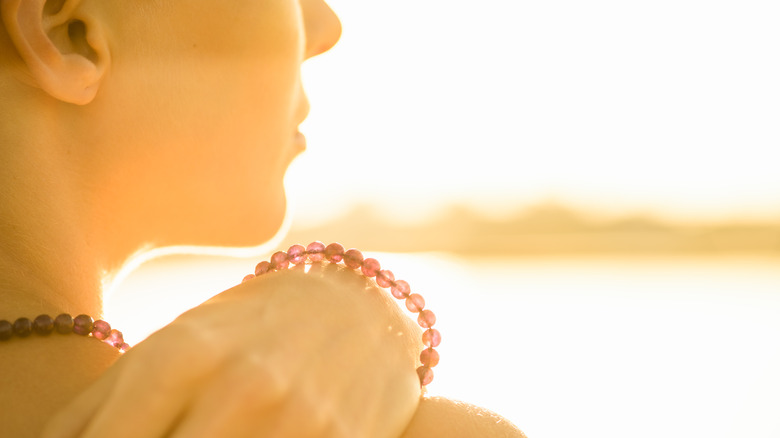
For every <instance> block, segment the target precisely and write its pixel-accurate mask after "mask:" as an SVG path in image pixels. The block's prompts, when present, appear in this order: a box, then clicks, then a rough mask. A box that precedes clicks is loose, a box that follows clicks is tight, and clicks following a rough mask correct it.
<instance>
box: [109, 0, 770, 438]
mask: <svg viewBox="0 0 780 438" xmlns="http://www.w3.org/2000/svg"><path fill="white" fill-rule="evenodd" d="M329 3H330V4H331V6H332V7H333V8H334V9H335V10H336V11H337V13H338V14H339V15H340V17H341V19H342V22H343V26H344V33H343V37H342V40H341V42H340V43H339V45H338V46H337V47H336V48H334V49H333V51H332V52H330V53H328V54H326V55H324V56H322V57H319V58H315V59H313V60H311V61H309V62H308V63H307V64H306V66H305V69H304V79H305V85H306V88H307V92H308V94H309V97H310V100H311V102H312V111H311V114H310V116H309V119H308V120H307V122H306V123H305V124H304V125H303V129H302V131H303V132H304V134H305V135H306V136H307V138H308V140H309V148H308V150H307V152H306V153H305V154H304V155H303V156H301V157H299V158H298V159H297V160H296V162H295V163H293V166H292V167H291V168H290V170H289V172H288V175H287V181H286V183H287V188H288V195H289V198H290V203H291V213H290V214H291V216H290V217H291V222H290V223H291V225H290V229H289V231H288V233H287V234H286V235H285V236H280V238H279V241H278V242H274V243H275V245H276V246H275V248H280V249H284V248H287V247H288V246H289V245H290V244H292V243H303V244H306V243H308V242H310V241H312V240H322V241H325V242H326V243H328V242H330V241H338V242H341V243H343V244H344V245H345V246H347V247H357V248H360V249H361V250H363V252H364V253H367V254H368V255H371V256H375V257H376V258H378V259H379V260H380V261H381V262H382V263H383V266H385V267H388V268H390V269H392V270H393V271H394V272H395V273H396V277H397V278H404V279H407V280H408V281H409V282H410V284H411V285H412V288H413V289H414V290H415V291H418V292H420V293H421V294H423V295H424V296H425V297H426V299H427V301H428V303H429V305H430V307H431V308H432V309H434V310H435V311H436V312H437V315H438V316H439V323H438V324H437V325H438V326H439V328H440V330H441V331H442V333H443V335H444V341H443V343H442V346H441V348H440V351H441V354H442V362H441V365H440V366H439V367H437V368H436V370H435V371H436V373H437V377H436V380H435V381H434V383H433V384H432V385H431V387H430V388H429V389H430V392H431V393H432V394H436V395H445V396H448V397H452V398H456V399H460V400H464V401H468V402H471V403H475V404H479V405H482V406H484V407H487V408H489V409H492V410H494V411H496V412H498V413H500V414H502V415H504V416H506V417H507V418H508V419H510V420H511V421H512V422H514V423H515V424H517V425H518V426H520V427H521V428H522V429H523V430H524V431H525V432H526V434H527V435H528V436H529V437H531V438H564V437H572V436H580V435H584V436H600V437H615V438H618V437H621V438H623V437H626V436H630V437H633V438H640V437H656V436H661V435H662V436H667V437H691V436H707V437H710V438H715V437H733V436H745V437H752V438H763V437H767V438H768V437H773V438H776V437H778V436H780V415H778V412H780V317H778V316H780V171H778V167H779V165H778V164H779V160H778V159H779V158H780V154H779V153H778V152H777V149H778V146H780V129H778V126H780V124H779V122H780V81H779V80H778V78H780V27H779V26H777V23H778V20H780V4H778V3H777V2H774V1H769V0H763V1H762V0H741V1H736V0H724V1H703V0H675V1H670V0H658V1H653V2H639V1H634V2H626V1H617V0H612V1H611V0H594V1H589V2H582V1H574V0H551V1H545V2H531V1H524V0H520V1H516V0H480V1H479V2H475V1H468V2H467V1H461V0H394V1H393V2H379V1H376V0H331V1H330V2H329ZM334 173H335V174H337V175H340V176H338V177H335V178H334V177H332V175H334ZM326 174H327V175H329V176H328V177H327V178H326V177H325V176H324V175H326ZM319 175H323V176H322V177H319ZM257 261H259V258H258V257H257V256H254V257H252V258H240V257H233V258H230V257H220V258H215V257H207V256H176V257H173V256H171V257H164V258H161V259H158V260H155V261H154V262H150V263H147V264H145V265H143V266H142V267H141V268H139V269H138V270H136V271H135V272H134V273H132V274H131V275H130V276H129V277H128V278H127V279H126V281H125V282H124V283H123V284H122V285H121V287H120V288H119V289H118V290H117V291H116V292H115V293H114V295H113V297H112V298H111V299H110V300H109V302H108V306H107V308H108V311H107V313H108V315H107V317H110V318H111V319H110V320H111V321H112V322H113V321H116V325H117V326H118V327H119V326H121V327H123V328H125V330H126V335H127V336H126V337H127V338H129V339H130V340H132V341H138V340H140V339H143V337H144V336H146V335H147V334H148V333H149V332H151V331H153V330H154V329H156V328H157V327H159V326H161V325H163V324H165V323H167V322H168V321H170V320H171V319H173V318H174V317H175V316H176V315H177V314H178V313H179V312H181V311H183V310H185V309H187V308H189V307H191V306H194V305H196V304H198V303H199V302H201V301H203V300H205V299H206V298H208V297H209V296H211V295H213V294H214V293H216V292H219V291H221V290H224V289H226V288H229V287H231V286H232V285H233V284H235V283H237V282H238V281H240V279H241V278H242V277H243V276H244V275H245V274H247V273H250V272H252V270H253V268H254V264H255V263H256V262H257ZM144 294H146V295H145V296H146V297H150V298H151V297H153V298H154V299H155V301H156V304H155V305H154V306H151V305H149V301H148V300H146V301H145V300H144V299H142V298H143V296H144ZM139 314H141V315H145V317H144V318H143V319H142V320H140V321H139V318H138V315H139Z"/></svg>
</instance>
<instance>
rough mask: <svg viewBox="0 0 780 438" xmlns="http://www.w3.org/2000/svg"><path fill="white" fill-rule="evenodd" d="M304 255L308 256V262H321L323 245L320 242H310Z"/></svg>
mask: <svg viewBox="0 0 780 438" xmlns="http://www.w3.org/2000/svg"><path fill="white" fill-rule="evenodd" d="M306 254H308V255H309V260H311V261H313V262H321V261H322V258H323V257H324V256H325V244H323V243H322V242H319V241H318V242H312V243H310V244H309V246H307V247H306Z"/></svg>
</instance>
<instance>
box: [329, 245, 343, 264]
mask: <svg viewBox="0 0 780 438" xmlns="http://www.w3.org/2000/svg"><path fill="white" fill-rule="evenodd" d="M325 258H326V259H327V260H328V261H329V262H333V263H338V262H340V261H341V260H342V259H344V247H343V246H341V244H340V243H331V244H330V245H328V246H327V247H326V248H325Z"/></svg>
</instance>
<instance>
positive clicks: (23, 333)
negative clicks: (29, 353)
mask: <svg viewBox="0 0 780 438" xmlns="http://www.w3.org/2000/svg"><path fill="white" fill-rule="evenodd" d="M30 333H32V321H30V318H19V319H17V320H16V321H14V334H15V335H16V336H19V337H20V338H26V337H27V336H30Z"/></svg>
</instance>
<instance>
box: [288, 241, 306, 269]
mask: <svg viewBox="0 0 780 438" xmlns="http://www.w3.org/2000/svg"><path fill="white" fill-rule="evenodd" d="M287 258H288V260H290V263H292V264H293V265H297V264H299V263H303V262H305V261H306V248H304V247H303V245H293V246H291V247H290V249H288V250H287Z"/></svg>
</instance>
